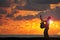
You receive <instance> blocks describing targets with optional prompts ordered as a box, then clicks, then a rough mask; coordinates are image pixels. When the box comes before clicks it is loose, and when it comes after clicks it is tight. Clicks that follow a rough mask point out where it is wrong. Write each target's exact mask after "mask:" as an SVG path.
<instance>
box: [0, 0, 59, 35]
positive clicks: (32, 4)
mask: <svg viewBox="0 0 60 40" xmlns="http://www.w3.org/2000/svg"><path fill="white" fill-rule="evenodd" d="M40 15H42V16H43V19H44V18H45V19H46V18H47V17H48V16H52V19H53V20H59V21H60V1H59V0H0V25H2V27H3V28H2V27H1V28H0V30H1V31H0V33H3V34H4V33H12V31H11V30H15V29H14V28H15V27H16V26H19V27H24V28H25V27H26V29H24V28H22V29H24V30H25V31H26V30H27V31H26V32H28V34H29V33H32V32H33V31H36V33H35V32H33V34H39V31H38V32H37V30H41V29H39V27H37V26H39V23H40V21H39V20H40V19H39V17H40ZM19 22H20V23H19ZM16 23H17V24H16ZM7 24H8V25H7ZM55 24H56V23H55ZM55 24H54V26H53V27H55ZM58 24H59V23H57V26H59V25H58ZM31 25H32V26H33V27H32V30H33V31H32V30H31V32H30V31H29V30H30V29H28V28H29V27H31ZM4 26H6V28H5V27H4ZM7 26H9V27H8V28H10V27H12V28H11V30H10V29H8V28H7ZM13 27H14V28H13ZM19 27H18V28H19ZM4 28H5V29H4ZM34 28H35V29H36V28H38V29H37V30H34ZM3 29H4V30H3ZM7 29H8V31H9V32H8V31H7ZM22 29H21V31H22V32H21V31H19V30H20V29H16V30H17V31H18V32H17V31H16V30H15V31H14V32H13V33H15V32H16V33H19V32H20V33H24V32H25V31H23V30H22ZM52 29H53V28H52ZM5 30H6V32H5ZM58 30H60V29H59V27H58ZM58 30H56V31H57V32H58V33H60V32H59V31H58ZM53 31H55V29H54V30H53ZM53 31H52V32H53ZM40 32H42V31H40ZM52 32H51V31H50V34H53V33H52ZM57 32H56V34H57ZM26 34H27V33H26ZM41 34H43V33H41Z"/></svg>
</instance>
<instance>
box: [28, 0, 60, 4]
mask: <svg viewBox="0 0 60 40" xmlns="http://www.w3.org/2000/svg"><path fill="white" fill-rule="evenodd" d="M29 1H30V2H32V3H36V4H51V3H58V2H60V0H29Z"/></svg>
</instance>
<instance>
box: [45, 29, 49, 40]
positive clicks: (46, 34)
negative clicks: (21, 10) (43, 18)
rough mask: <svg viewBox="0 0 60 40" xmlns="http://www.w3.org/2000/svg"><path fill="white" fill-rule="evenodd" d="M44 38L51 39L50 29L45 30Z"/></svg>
mask: <svg viewBox="0 0 60 40" xmlns="http://www.w3.org/2000/svg"><path fill="white" fill-rule="evenodd" d="M44 38H45V39H46V40H47V39H49V36H48V29H45V30H44Z"/></svg>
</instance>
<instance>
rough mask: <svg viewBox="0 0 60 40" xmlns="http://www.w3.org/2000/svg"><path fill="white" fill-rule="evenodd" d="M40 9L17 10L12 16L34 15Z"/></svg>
mask: <svg viewBox="0 0 60 40" xmlns="http://www.w3.org/2000/svg"><path fill="white" fill-rule="evenodd" d="M39 12H40V11H29V10H17V13H16V14H14V16H15V17H16V16H18V15H22V16H27V15H34V16H35V15H36V14H38V13H39Z"/></svg>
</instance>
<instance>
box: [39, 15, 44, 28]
mask: <svg viewBox="0 0 60 40" xmlns="http://www.w3.org/2000/svg"><path fill="white" fill-rule="evenodd" d="M40 19H41V23H40V28H44V26H45V24H44V21H43V19H42V15H40Z"/></svg>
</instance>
